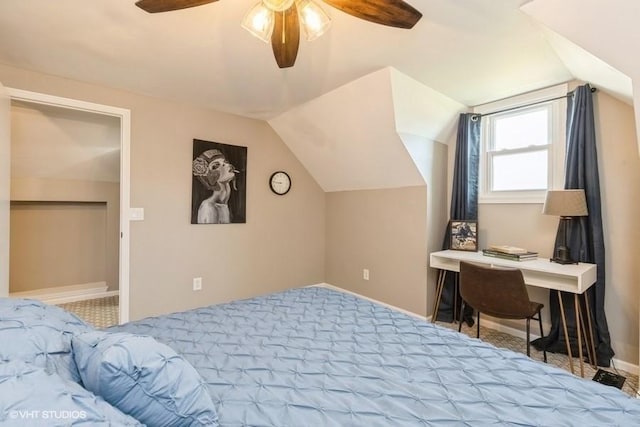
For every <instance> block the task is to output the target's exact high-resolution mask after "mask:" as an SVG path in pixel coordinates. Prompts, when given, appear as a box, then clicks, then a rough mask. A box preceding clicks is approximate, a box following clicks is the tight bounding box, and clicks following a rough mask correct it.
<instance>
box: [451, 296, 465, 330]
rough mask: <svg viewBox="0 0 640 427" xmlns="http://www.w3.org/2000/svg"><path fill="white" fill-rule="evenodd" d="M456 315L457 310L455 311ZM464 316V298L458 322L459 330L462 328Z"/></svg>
mask: <svg viewBox="0 0 640 427" xmlns="http://www.w3.org/2000/svg"><path fill="white" fill-rule="evenodd" d="M453 314H454V316H455V311H454V312H453ZM462 316H464V300H462V305H461V306H460V321H459V322H458V332H460V331H461V330H462Z"/></svg>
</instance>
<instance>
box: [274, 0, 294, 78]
mask: <svg viewBox="0 0 640 427" xmlns="http://www.w3.org/2000/svg"><path fill="white" fill-rule="evenodd" d="M275 18H276V19H275V25H274V27H273V34H271V47H272V48H273V56H275V58H276V62H277V63H278V67H280V68H289V67H293V64H295V63H296V57H297V56H298V46H299V45H300V23H299V22H298V10H297V9H296V5H295V3H294V4H293V5H291V7H290V8H289V9H287V10H286V11H283V12H275Z"/></svg>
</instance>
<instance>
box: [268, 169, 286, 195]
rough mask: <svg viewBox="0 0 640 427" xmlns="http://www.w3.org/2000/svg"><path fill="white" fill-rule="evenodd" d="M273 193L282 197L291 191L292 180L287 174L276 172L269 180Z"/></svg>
mask: <svg viewBox="0 0 640 427" xmlns="http://www.w3.org/2000/svg"><path fill="white" fill-rule="evenodd" d="M269 185H270V186H271V191H273V192H274V193H276V194H278V195H280V196H282V195H284V194H287V193H288V192H289V190H290V189H291V178H290V177H289V175H288V174H287V173H286V172H282V171H278V172H274V173H273V174H272V175H271V178H270V179H269Z"/></svg>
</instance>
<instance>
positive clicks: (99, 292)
mask: <svg viewBox="0 0 640 427" xmlns="http://www.w3.org/2000/svg"><path fill="white" fill-rule="evenodd" d="M107 289H108V286H107V283H106V282H93V283H82V284H80V285H69V286H59V287H55V288H45V289H36V290H33V291H23V292H12V293H10V294H9V297H10V298H31V299H36V300H38V301H42V302H44V303H47V304H66V303H69V302H76V301H84V300H88V299H95V298H104V297H109V296H115V295H118V294H119V291H107Z"/></svg>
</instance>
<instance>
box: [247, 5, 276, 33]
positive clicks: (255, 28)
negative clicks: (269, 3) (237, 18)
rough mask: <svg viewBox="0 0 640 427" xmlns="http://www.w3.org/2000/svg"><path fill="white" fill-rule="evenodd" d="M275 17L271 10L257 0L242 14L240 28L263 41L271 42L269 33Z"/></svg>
mask: <svg viewBox="0 0 640 427" xmlns="http://www.w3.org/2000/svg"><path fill="white" fill-rule="evenodd" d="M274 24H275V18H274V17H273V11H272V10H271V9H269V8H268V7H266V6H265V5H264V3H262V2H259V3H258V4H256V5H255V6H253V7H252V8H251V9H249V12H247V14H246V15H245V16H244V19H243V20H242V24H241V25H242V28H244V29H245V30H247V31H249V32H250V33H251V34H253V35H254V36H256V37H257V38H259V39H260V40H262V41H263V42H265V43H269V42H271V33H272V32H273V26H274Z"/></svg>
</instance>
